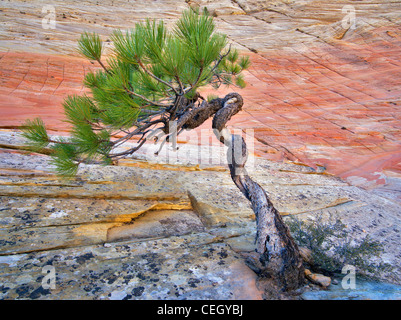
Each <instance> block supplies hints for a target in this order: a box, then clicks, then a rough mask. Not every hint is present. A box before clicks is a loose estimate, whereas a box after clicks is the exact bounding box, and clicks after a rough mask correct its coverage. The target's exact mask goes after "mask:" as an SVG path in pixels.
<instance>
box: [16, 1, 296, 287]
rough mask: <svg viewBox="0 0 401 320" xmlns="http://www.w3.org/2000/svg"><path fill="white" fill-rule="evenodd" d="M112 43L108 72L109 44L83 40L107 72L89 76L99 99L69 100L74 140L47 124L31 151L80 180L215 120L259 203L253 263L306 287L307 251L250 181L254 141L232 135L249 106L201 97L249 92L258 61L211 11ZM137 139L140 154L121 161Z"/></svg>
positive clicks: (139, 28)
mask: <svg viewBox="0 0 401 320" xmlns="http://www.w3.org/2000/svg"><path fill="white" fill-rule="evenodd" d="M111 41H112V44H113V55H112V56H111V57H109V58H108V59H107V63H105V64H104V63H103V62H102V60H101V57H102V51H103V48H104V47H103V43H102V41H101V39H100V36H99V35H97V34H96V33H87V32H85V33H83V34H82V35H81V37H80V39H79V41H78V48H79V51H80V53H81V54H82V55H83V56H85V57H86V58H88V59H89V60H92V61H97V62H98V63H99V65H100V69H99V70H97V71H95V72H91V73H88V74H87V75H86V76H85V79H84V85H85V86H86V87H87V88H89V89H90V94H88V95H83V96H77V95H72V96H68V97H67V98H66V99H65V101H64V103H63V106H64V110H65V116H66V118H67V121H68V122H69V123H70V124H71V126H72V129H71V135H70V137H69V138H68V139H67V138H58V139H56V138H54V139H52V138H50V137H49V135H48V134H47V132H46V129H45V125H44V123H43V122H42V121H41V120H40V119H35V120H33V121H30V120H28V121H27V123H26V127H27V129H26V130H25V131H24V133H23V134H24V136H25V137H26V138H27V140H28V141H30V148H33V150H40V149H41V148H44V147H48V148H50V149H52V150H53V152H52V159H53V163H54V164H55V166H56V168H57V172H58V173H59V174H61V175H64V176H74V175H75V174H76V173H77V169H78V166H79V164H81V163H91V162H101V163H105V164H110V163H112V162H113V161H114V160H117V159H119V158H121V157H125V156H127V155H130V154H133V153H134V152H135V151H137V150H138V149H139V148H140V147H141V146H142V145H143V144H144V143H145V142H146V141H147V140H149V139H151V138H156V139H159V140H160V141H162V142H161V147H162V146H163V144H164V142H166V141H170V139H172V137H173V135H178V134H179V133H180V132H182V130H184V129H187V130H190V129H194V128H196V127H198V126H200V125H201V124H202V123H203V122H205V121H206V120H207V119H209V118H211V117H213V123H212V127H213V129H214V132H215V134H216V136H217V137H218V139H219V140H220V141H221V142H222V143H224V144H225V145H227V146H228V147H229V148H228V162H229V168H230V172H231V177H232V179H233V181H234V183H235V184H236V185H237V187H238V188H239V189H240V190H241V192H242V193H243V194H244V195H245V196H246V197H247V198H248V199H249V200H250V202H251V204H252V208H253V210H254V212H255V215H256V219H257V239H256V240H257V241H256V243H257V258H255V259H253V260H252V259H251V258H250V259H249V261H248V262H249V263H250V264H252V267H253V269H254V270H255V271H257V272H258V273H259V274H260V275H262V276H266V275H267V274H270V276H269V277H270V278H275V279H277V281H278V283H279V285H280V286H281V287H283V288H284V289H285V290H291V289H295V288H297V287H299V286H300V285H301V284H302V281H303V269H302V260H301V258H300V256H299V252H298V248H297V246H296V244H295V242H294V241H293V239H292V237H291V235H290V234H289V231H288V228H287V227H286V226H285V224H284V223H283V221H282V219H281V217H280V215H279V214H278V212H277V210H275V208H274V207H273V205H272V204H271V202H270V201H269V198H268V196H267V194H266V192H265V191H264V190H263V188H262V187H260V186H259V185H258V184H257V183H256V182H254V181H253V180H252V179H251V178H250V177H249V176H248V174H247V173H246V170H245V167H244V166H245V162H246V156H247V149H246V144H245V141H244V140H243V139H242V137H240V136H237V135H231V133H230V132H229V131H228V130H227V129H226V127H225V124H226V123H227V121H228V120H230V118H231V117H232V116H233V115H235V114H236V113H238V112H239V111H240V110H241V108H242V105H243V99H242V97H241V96H240V95H239V94H238V93H230V94H228V95H226V96H225V97H224V98H218V97H209V99H205V98H203V97H202V96H201V95H200V94H199V92H198V90H199V88H201V87H204V86H206V85H211V86H213V87H214V88H218V87H220V86H221V85H228V86H230V85H234V86H238V87H244V86H245V81H244V78H243V75H242V74H241V73H242V71H243V70H246V69H247V68H248V67H249V66H250V60H249V57H247V56H241V57H240V56H239V53H238V51H237V50H236V49H234V48H232V47H231V46H229V45H228V41H227V37H226V36H225V35H223V34H220V33H217V32H216V30H215V24H214V21H213V18H212V17H211V16H209V15H208V13H207V11H204V12H203V13H202V14H201V13H199V11H196V10H193V9H190V10H187V11H184V12H183V14H182V16H181V18H180V19H179V20H178V21H177V23H176V25H175V27H174V28H173V29H172V30H167V28H166V26H165V24H164V23H163V21H159V22H157V21H155V20H149V19H148V20H146V21H145V22H141V23H137V24H136V25H135V28H134V29H132V30H128V31H125V32H124V31H122V30H116V31H114V32H113V33H112V35H111ZM171 123H174V124H175V125H174V130H173V131H174V132H171V127H172V126H171ZM134 138H136V142H137V144H136V146H135V147H132V148H130V149H128V150H125V151H121V152H117V151H115V149H116V148H117V147H119V146H121V145H122V144H124V143H125V142H127V141H129V140H130V139H134ZM272 274H274V275H275V276H273V277H272V276H271V275H272Z"/></svg>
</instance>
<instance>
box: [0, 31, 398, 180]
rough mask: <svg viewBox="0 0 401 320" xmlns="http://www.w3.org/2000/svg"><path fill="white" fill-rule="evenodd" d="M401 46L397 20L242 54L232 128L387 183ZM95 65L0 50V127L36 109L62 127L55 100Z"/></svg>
mask: <svg viewBox="0 0 401 320" xmlns="http://www.w3.org/2000/svg"><path fill="white" fill-rule="evenodd" d="M400 47H401V35H400V28H399V27H398V28H397V27H385V28H383V27H378V28H376V29H375V32H373V33H371V34H370V35H369V37H361V36H358V35H357V36H355V38H354V39H353V41H352V42H350V41H348V42H336V44H335V45H333V44H329V43H316V44H314V45H313V46H310V47H308V48H300V47H297V46H292V47H291V48H282V49H276V50H270V51H268V52H259V53H257V54H256V53H247V54H249V55H250V57H251V61H252V66H251V68H250V70H249V71H248V72H247V73H246V74H245V78H246V81H247V82H248V86H247V87H246V88H245V89H242V90H239V92H240V94H242V95H243V97H244V101H245V105H244V108H243V111H242V112H241V113H240V114H238V115H236V116H235V117H234V118H233V119H232V120H231V121H230V126H231V127H232V128H239V129H241V130H247V129H253V130H254V136H255V139H256V141H255V154H256V155H258V156H262V157H265V158H267V159H271V160H274V161H283V160H291V161H295V162H301V163H304V164H306V165H308V166H311V167H312V168H315V169H318V168H319V169H322V168H324V169H325V170H326V172H327V173H330V174H334V175H338V176H340V177H342V178H344V179H348V181H349V182H350V183H353V182H355V181H356V180H355V177H359V178H364V179H365V180H364V181H365V183H363V184H362V185H363V186H374V185H381V184H384V183H385V178H384V177H383V175H381V172H383V170H388V171H394V172H401V170H400V167H401V164H400V163H401V132H400V128H401V111H400V104H401V80H400V79H401V63H400V61H399V52H400ZM95 67H96V66H94V65H92V64H91V63H90V62H88V61H86V60H83V59H80V58H76V57H68V56H56V55H46V54H37V53H24V52H21V53H15V52H3V53H0V83H1V86H0V99H1V104H0V112H1V115H2V116H1V119H0V127H3V128H4V127H6V128H7V127H8V128H14V127H18V126H20V125H22V123H23V122H24V120H25V119H27V118H32V117H35V116H40V117H42V118H43V120H44V121H45V123H46V125H47V126H48V128H49V129H51V130H53V131H57V132H62V131H66V129H68V127H67V125H66V123H65V122H63V121H62V120H63V110H62V101H63V99H64V98H65V97H66V95H68V94H82V93H83V92H84V87H83V86H82V79H83V77H84V75H85V73H86V72H88V71H89V70H93V68H95ZM230 90H231V89H225V88H223V89H222V90H220V91H219V94H220V95H223V94H224V93H226V92H229V91H230ZM207 93H209V90H205V92H204V94H205V95H207ZM202 128H210V122H208V123H206V124H204V125H203V126H202ZM355 183H356V182H355ZM356 184H358V183H356Z"/></svg>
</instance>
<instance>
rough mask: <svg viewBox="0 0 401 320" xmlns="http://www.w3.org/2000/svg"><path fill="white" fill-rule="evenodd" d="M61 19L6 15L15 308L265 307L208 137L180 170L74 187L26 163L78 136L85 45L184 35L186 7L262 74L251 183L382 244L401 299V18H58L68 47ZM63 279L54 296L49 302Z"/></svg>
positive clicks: (115, 4)
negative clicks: (40, 302) (38, 126)
mask: <svg viewBox="0 0 401 320" xmlns="http://www.w3.org/2000/svg"><path fill="white" fill-rule="evenodd" d="M48 4H49V3H48V2H47V1H34V2H29V1H28V2H26V1H12V2H5V1H3V2H1V4H0V10H1V11H0V13H1V14H0V101H1V102H0V112H1V115H2V116H1V119H0V127H1V131H0V144H1V145H0V180H1V182H0V189H1V192H0V195H1V196H0V199H1V200H0V277H1V279H2V283H1V285H0V299H185V298H187V299H191V298H192V299H261V298H266V297H265V296H263V294H264V293H263V292H261V290H260V289H259V288H258V286H257V279H256V275H255V274H254V273H253V272H252V271H251V270H250V269H249V268H248V267H247V266H246V265H245V263H244V258H243V256H242V255H243V254H244V253H247V252H250V251H253V250H254V242H253V241H254V233H255V221H254V216H253V213H252V210H251V209H250V207H249V204H248V202H247V200H246V199H245V198H244V197H243V196H242V195H241V193H240V192H239V191H238V190H237V189H236V187H235V186H234V185H233V184H232V181H231V180H230V177H229V173H228V171H227V170H226V164H225V153H224V150H223V149H222V148H221V147H220V146H219V143H218V142H217V141H215V140H214V138H213V137H212V136H213V135H212V133H211V131H210V132H209V133H208V131H207V130H209V129H210V127H211V126H210V123H208V122H207V123H205V124H204V126H203V127H201V128H199V129H198V130H197V131H195V133H192V134H191V133H187V134H184V135H183V136H182V137H181V138H180V141H179V142H180V149H179V150H178V152H171V150H170V151H169V152H168V153H165V154H161V155H160V156H159V157H158V158H155V157H154V155H153V152H154V151H155V148H157V147H154V146H152V145H149V146H146V148H144V149H143V150H142V151H141V153H138V154H137V155H136V158H135V159H125V160H123V161H121V162H120V163H119V165H118V166H109V167H98V166H95V165H91V166H84V167H82V168H81V170H80V172H79V175H78V177H77V178H76V179H74V180H71V181H63V180H60V179H58V178H57V177H56V176H55V175H54V174H53V172H52V171H51V169H52V166H51V163H50V162H49V160H50V158H49V157H48V156H46V155H39V154H29V153H27V152H25V151H23V150H21V146H22V145H23V141H22V140H21V138H20V137H19V133H18V132H19V131H18V129H20V126H21V125H22V124H23V122H24V120H25V119H27V118H32V117H35V116H40V117H42V118H43V119H44V121H45V123H46V125H47V126H48V128H49V129H50V131H51V132H52V133H53V134H66V131H67V129H68V127H67V126H66V124H65V123H64V122H63V121H62V120H63V113H62V107H61V103H62V101H63V99H64V98H65V96H66V95H68V94H82V93H83V92H84V88H83V86H82V79H83V77H84V75H85V73H86V72H88V71H89V70H93V69H94V68H97V66H96V65H94V64H92V63H90V62H88V61H85V60H83V59H81V58H80V57H78V56H77V53H76V40H77V39H78V37H79V34H80V33H81V32H83V31H96V32H99V33H100V34H101V36H102V38H103V40H105V41H106V43H108V42H107V41H108V37H109V35H110V32H111V31H112V30H113V29H115V28H122V29H126V28H130V27H133V26H134V24H135V23H136V22H137V21H141V20H143V19H145V18H146V17H151V18H157V19H159V18H162V19H165V20H166V21H167V23H168V24H170V23H172V22H173V21H174V20H175V19H177V18H178V17H179V15H180V13H181V11H182V10H183V9H185V8H187V7H188V6H189V5H191V6H199V7H204V6H207V7H208V9H209V11H210V12H211V13H212V14H213V15H214V16H216V22H217V26H218V29H219V31H222V32H224V33H226V34H227V35H228V37H229V39H230V40H231V41H232V43H233V45H234V46H236V47H238V48H239V49H240V50H241V51H242V52H243V53H244V54H248V55H249V56H250V58H251V61H252V66H251V68H250V70H249V71H248V72H247V73H246V74H245V78H246V80H247V82H248V86H247V88H245V89H242V90H241V91H240V93H241V95H242V96H243V97H244V101H245V105H244V108H243V111H242V112H241V113H239V114H238V115H236V116H235V117H234V118H233V119H232V120H231V121H230V122H229V125H230V129H232V130H235V129H236V130H239V131H240V132H243V133H244V134H245V135H246V137H247V138H248V139H249V140H248V141H247V142H248V148H249V147H250V146H252V145H253V148H254V149H253V155H254V156H255V157H253V158H252V159H251V161H250V163H249V168H248V170H249V171H250V173H251V175H252V176H253V177H254V178H255V180H256V181H258V182H259V183H260V184H262V185H263V187H264V188H265V189H266V190H267V191H268V193H269V195H270V196H271V199H272V201H273V203H274V205H275V206H276V207H277V208H278V209H279V211H280V212H281V213H282V214H283V215H294V214H296V215H297V216H298V217H300V218H305V219H306V218H311V217H312V218H313V217H316V216H318V215H323V216H324V217H326V218H328V217H331V218H333V219H336V218H339V219H341V220H342V221H343V222H344V223H345V224H347V226H348V229H349V232H350V234H351V236H352V237H353V238H355V239H356V240H358V239H360V238H361V237H363V236H365V235H366V234H369V235H370V236H371V237H372V238H373V239H379V240H380V241H382V242H383V243H385V244H386V245H385V251H384V254H383V255H382V257H381V261H382V262H386V263H390V264H391V265H393V266H394V267H395V269H394V270H393V272H391V273H386V274H383V275H382V280H384V281H388V282H392V283H397V284H400V283H401V272H400V271H401V270H400V265H401V263H400V259H401V252H400V243H401V241H400V225H401V223H400V222H401V221H400V215H401V210H400V209H401V208H400V206H401V198H400V188H401V182H400V173H401V171H400V170H401V166H400V161H401V153H400V148H401V145H400V141H401V139H400V129H399V128H400V127H401V123H400V121H401V120H400V119H401V114H400V101H401V81H400V80H399V79H400V73H401V64H400V62H399V53H400V45H401V42H400V39H401V37H400V22H401V21H400V15H399V12H400V11H401V3H400V2H399V1H370V0H364V1H357V2H356V1H355V2H354V1H353V2H351V3H349V1H331V2H330V3H327V2H324V1H314V0H312V1H292V0H286V1H284V0H282V1H245V0H237V1H228V0H221V1H220V0H219V1H209V0H194V1H151V2H144V1H128V2H127V1H118V0H114V1H111V0H110V1H101V2H100V1H94V0H93V1H81V2H79V3H76V2H74V3H73V2H68V1H58V0H55V1H52V6H53V8H54V9H55V13H56V28H55V29H51V28H50V29H49V28H45V27H44V26H43V23H44V22H43V19H44V18H45V16H46V13H43V12H42V9H43V8H44V7H45V6H47V5H48ZM346 5H352V6H353V8H354V9H355V11H354V13H355V21H354V22H355V24H347V23H345V24H344V18H346V17H347V14H349V12H350V11H349V8H348V11H347V10H345V11H343V8H344V6H346ZM105 54H106V56H107V54H110V50H109V48H108V49H107V50H106V52H105ZM208 92H209V90H205V94H207V93H208ZM225 92H226V91H225V89H222V90H220V91H219V92H218V94H219V95H224V94H225ZM194 137H195V138H194ZM251 142H252V143H251ZM209 144H211V145H209ZM166 150H169V149H168V148H167V149H166ZM166 152H167V151H166ZM217 188H218V189H219V193H217V192H216V191H215V190H217ZM374 262H376V261H374ZM48 265H51V266H53V267H54V268H55V271H56V273H57V278H56V288H55V289H44V288H43V286H42V285H41V284H42V280H43V278H44V276H45V274H44V273H42V271H43V270H44V269H43V268H44V267H45V266H48Z"/></svg>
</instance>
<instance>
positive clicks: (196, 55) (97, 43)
mask: <svg viewBox="0 0 401 320" xmlns="http://www.w3.org/2000/svg"><path fill="white" fill-rule="evenodd" d="M110 39H111V42H112V45H113V46H112V47H113V54H112V56H111V57H109V58H107V59H106V62H105V63H103V62H102V60H101V59H102V53H103V49H104V43H103V41H102V40H101V38H100V36H99V35H98V34H96V33H88V32H85V33H83V34H82V35H81V37H80V39H79V41H78V50H79V52H80V53H81V54H82V55H83V56H84V57H86V58H87V59H89V60H93V61H97V62H98V63H99V65H100V66H101V68H100V69H98V70H97V71H93V72H90V73H88V74H87V75H86V76H85V78H84V85H85V86H86V87H87V88H89V89H90V90H89V91H90V93H89V94H88V95H83V96H78V95H71V96H68V97H67V98H66V99H65V101H64V103H63V107H64V110H65V116H66V121H68V122H69V123H70V124H71V125H72V130H71V136H70V137H69V138H68V139H56V140H52V139H51V138H50V137H49V136H48V134H47V132H46V129H45V125H44V123H43V122H42V120H40V119H34V120H32V121H31V120H28V121H27V123H26V127H27V129H25V130H24V132H23V134H24V136H25V137H26V138H27V139H28V141H29V144H30V146H31V147H34V148H35V149H36V150H39V149H41V148H44V147H49V148H51V149H53V151H54V152H53V153H52V154H53V162H54V164H55V165H56V168H57V172H58V173H59V174H61V175H64V176H72V175H75V174H76V172H77V168H78V165H79V164H80V163H83V162H93V161H96V162H101V163H111V162H112V161H113V160H114V159H118V158H119V157H122V156H126V155H127V154H131V153H133V152H135V151H136V150H137V149H138V148H139V147H140V146H141V145H142V144H143V143H144V142H145V141H146V140H147V139H148V138H149V137H150V136H156V137H157V135H156V134H155V132H157V133H161V134H162V135H163V134H164V135H165V134H167V133H168V132H166V130H161V127H160V126H163V125H165V124H166V122H167V121H174V120H177V119H178V118H179V116H180V115H182V114H183V113H185V112H186V111H188V110H189V109H191V108H194V107H196V104H197V103H198V104H200V100H199V99H200V98H201V97H200V95H199V94H198V89H199V88H201V87H203V86H205V85H212V86H213V87H214V88H218V87H220V86H221V85H236V86H239V87H244V86H245V81H244V78H243V76H242V74H241V72H242V71H243V70H245V69H247V68H248V67H249V65H250V61H249V58H248V57H239V54H238V51H237V50H235V49H233V48H231V46H228V41H227V37H226V36H225V35H223V34H220V33H217V32H216V30H215V24H214V22H213V18H212V17H211V16H210V15H209V14H208V13H207V11H204V12H203V13H200V12H198V11H194V10H193V9H190V10H187V11H184V12H183V14H182V16H181V18H180V19H179V20H178V21H177V23H176V25H175V27H174V28H173V29H172V30H167V28H166V25H165V24H164V22H163V21H156V20H150V19H148V20H146V21H145V22H140V23H137V24H136V25H135V28H133V29H131V30H128V31H122V30H115V31H114V32H113V33H112V34H111V37H110ZM132 138H137V141H138V146H137V147H136V148H132V149H130V150H128V151H125V152H120V153H118V152H114V150H115V149H116V147H118V146H120V145H121V144H123V143H124V142H126V141H128V140H130V139H132ZM138 138H139V140H138ZM158 138H160V137H158Z"/></svg>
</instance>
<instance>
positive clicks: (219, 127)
mask: <svg viewBox="0 0 401 320" xmlns="http://www.w3.org/2000/svg"><path fill="white" fill-rule="evenodd" d="M216 100H217V99H216ZM216 102H220V103H221V108H220V109H219V110H218V111H217V112H216V113H215V115H214V117H213V124H212V127H213V129H214V133H215V135H216V137H217V138H218V139H219V140H220V142H222V143H224V144H225V145H226V146H227V147H228V150H227V160H228V166H229V169H230V174H231V178H232V180H233V181H234V183H235V185H236V186H237V187H238V188H239V190H240V191H241V192H242V193H243V194H244V196H245V197H246V198H247V199H248V200H249V201H250V202H251V206H252V209H253V211H254V213H255V216H256V228H257V232H256V239H255V240H256V254H255V255H254V256H250V257H249V258H248V261H247V262H248V265H249V266H250V267H251V268H252V269H253V270H254V271H255V272H257V273H258V275H259V277H260V278H265V279H270V280H272V281H273V282H274V284H275V285H276V286H278V287H279V288H280V289H281V290H282V291H292V290H295V289H297V288H299V287H300V286H302V285H303V283H304V268H303V263H302V262H303V261H302V258H301V256H300V253H299V249H298V246H297V244H296V243H295V241H294V239H293V238H292V236H291V234H290V231H289V229H288V227H287V225H286V224H285V223H284V221H283V219H282V218H281V215H280V214H279V212H278V211H277V210H276V208H274V206H273V204H272V203H271V201H270V199H269V196H268V195H267V193H266V191H265V190H264V189H263V188H262V187H261V186H260V185H259V184H258V183H256V182H255V181H253V180H252V179H251V177H250V176H249V175H248V174H247V172H246V170H245V163H246V160H247V147H246V143H245V140H244V139H243V138H242V137H241V136H239V135H232V134H231V133H230V132H229V130H228V129H227V128H226V126H225V125H226V123H227V122H228V121H229V120H230V118H231V117H232V116H233V115H235V114H236V113H237V112H239V111H240V110H241V108H242V105H243V99H242V97H241V96H240V95H239V94H238V93H230V94H228V95H227V96H226V97H225V98H224V99H219V100H218V101H215V102H214V103H216Z"/></svg>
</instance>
